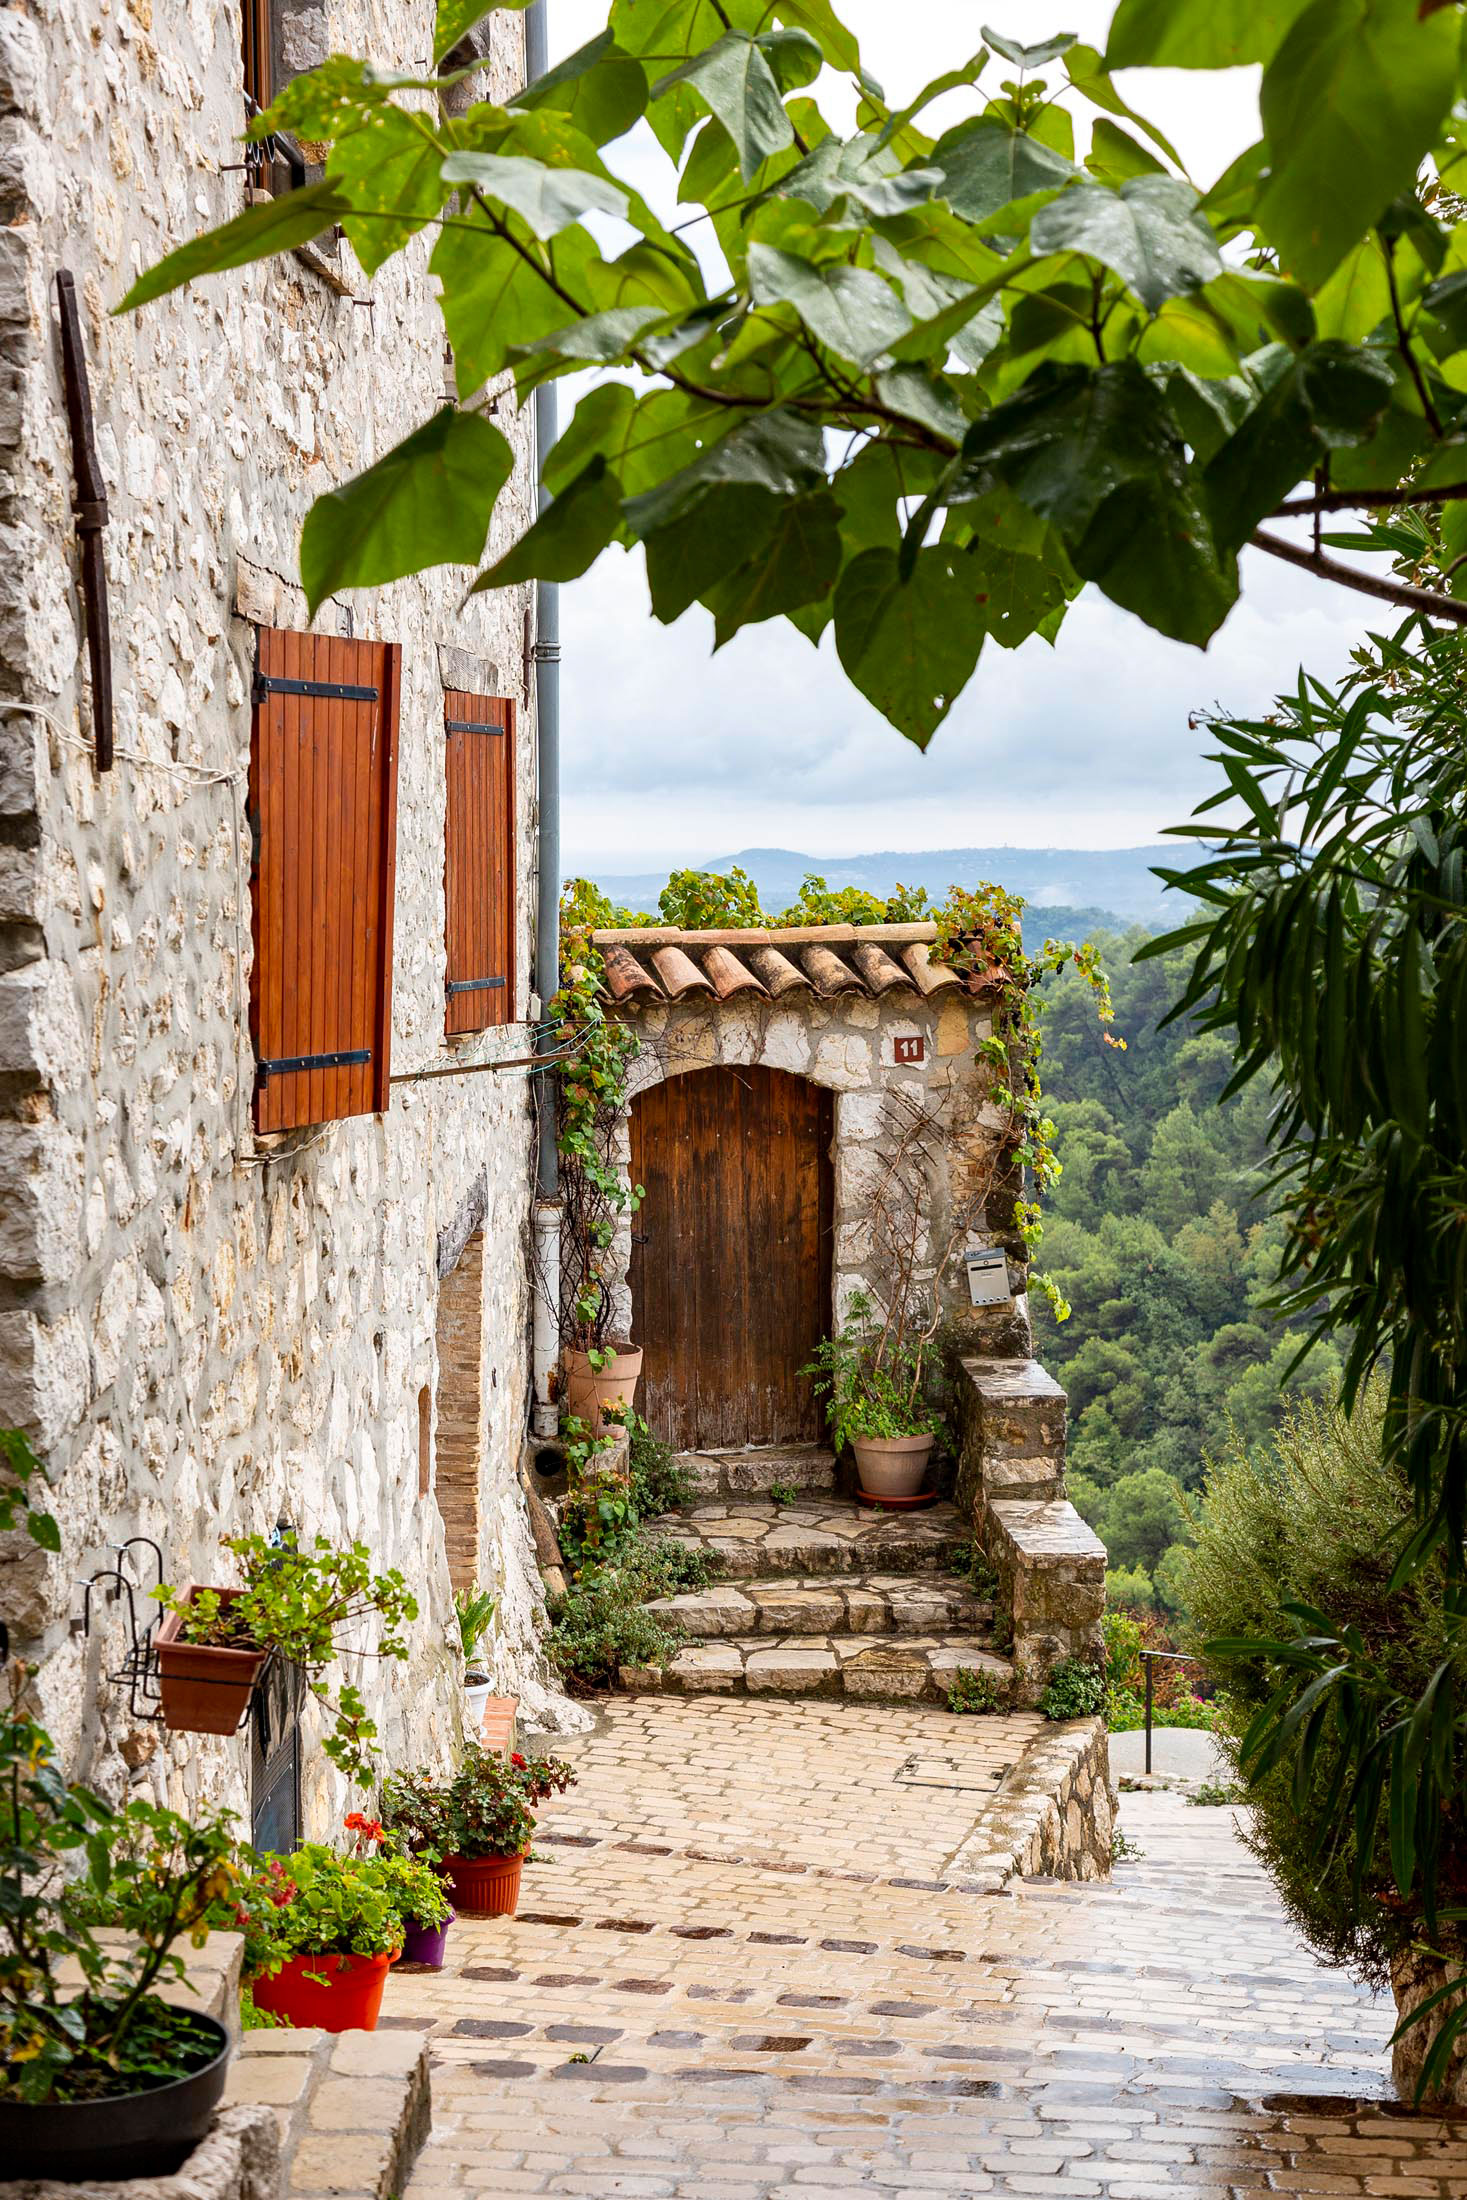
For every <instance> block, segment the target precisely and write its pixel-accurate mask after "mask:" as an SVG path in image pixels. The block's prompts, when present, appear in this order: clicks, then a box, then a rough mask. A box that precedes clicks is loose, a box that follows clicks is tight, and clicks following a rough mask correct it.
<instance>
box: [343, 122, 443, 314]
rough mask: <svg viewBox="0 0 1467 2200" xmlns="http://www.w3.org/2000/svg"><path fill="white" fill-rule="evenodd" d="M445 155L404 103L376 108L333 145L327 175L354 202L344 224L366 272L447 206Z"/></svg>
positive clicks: (375, 268) (398, 247)
mask: <svg viewBox="0 0 1467 2200" xmlns="http://www.w3.org/2000/svg"><path fill="white" fill-rule="evenodd" d="M442 158H443V155H442V152H441V150H440V148H439V147H438V146H436V145H435V144H434V143H433V141H432V139H431V138H430V137H425V136H424V134H423V131H422V129H421V128H420V127H419V125H418V123H417V122H416V121H415V120H414V118H413V117H412V116H411V115H408V114H405V113H404V112H403V110H402V108H401V107H377V108H374V109H373V110H372V111H371V112H370V113H369V114H368V115H367V116H366V117H365V119H363V120H362V121H361V122H360V123H359V125H358V127H357V128H355V129H352V130H349V131H348V132H347V133H346V135H345V136H344V137H340V138H338V139H337V141H336V143H335V144H334V145H333V146H332V148H331V152H330V154H329V156H328V158H327V161H326V180H327V182H328V183H334V184H336V185H337V186H338V187H339V188H340V189H341V190H342V191H343V192H344V193H345V194H346V195H347V196H348V197H349V198H350V200H351V202H352V207H353V209H354V211H353V214H352V216H351V217H350V219H348V220H346V221H344V222H343V223H342V227H343V228H344V229H345V231H346V235H347V241H348V242H349V243H350V245H351V248H352V250H353V252H355V254H356V256H357V258H358V259H359V260H360V261H361V263H362V266H363V268H364V269H365V270H366V272H367V274H369V275H374V274H375V273H376V271H377V269H378V268H379V267H381V266H382V264H383V262H384V261H386V260H389V259H390V258H391V257H392V255H393V253H394V252H397V251H400V250H401V248H402V247H403V245H405V244H406V243H407V241H408V239H409V237H411V236H413V235H415V234H416V232H417V231H418V230H420V229H422V228H423V227H424V226H425V225H426V224H427V223H428V222H430V221H433V220H435V219H436V217H437V216H438V214H439V213H440V212H441V211H442V208H443V203H444V200H445V199H446V198H447V197H448V185H447V184H446V183H445V182H444V181H443V179H442V177H441V176H440V174H439V165H440V163H441V161H442Z"/></svg>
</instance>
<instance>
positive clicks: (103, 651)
mask: <svg viewBox="0 0 1467 2200" xmlns="http://www.w3.org/2000/svg"><path fill="white" fill-rule="evenodd" d="M56 304H57V307H58V308H59V310H60V314H61V376H62V382H63V384H64V387H65V390H66V417H67V421H68V423H69V425H70V428H71V465H72V472H73V473H74V475H75V477H76V491H75V494H74V496H73V498H72V511H73V513H74V514H75V517H76V539H77V548H78V550H79V552H80V559H81V592H82V603H83V605H84V607H85V610H86V621H87V655H88V658H89V660H90V663H91V668H92V744H93V748H94V751H95V754H96V760H97V769H98V771H99V772H110V771H111V769H112V633H111V623H110V621H109V619H108V615H107V568H106V563H105V560H104V557H103V550H102V533H103V530H104V528H105V527H106V525H107V485H106V483H105V482H104V480H103V479H102V468H101V464H100V462H99V461H98V458H97V438H96V433H95V430H94V429H93V425H92V393H91V388H90V385H89V384H88V381H87V355H86V353H85V351H84V350H83V349H82V333H81V317H80V315H79V314H78V312H77V308H76V283H75V280H74V278H73V276H72V273H71V270H70V269H69V268H65V267H63V268H60V269H58V271H57V275H56Z"/></svg>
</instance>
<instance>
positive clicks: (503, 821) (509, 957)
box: [443, 688, 515, 1034]
mask: <svg viewBox="0 0 1467 2200" xmlns="http://www.w3.org/2000/svg"><path fill="white" fill-rule="evenodd" d="M443 732H444V739H445V743H446V746H447V752H448V761H447V773H446V776H447V782H448V807H447V820H446V829H445V834H444V848H443V892H444V902H445V906H446V911H447V948H448V964H447V1000H446V1003H445V1006H444V1014H443V1028H444V1030H445V1032H447V1033H450V1034H451V1033H454V1032H459V1031H487V1030H488V1029H489V1028H490V1027H491V1026H492V1025H494V1024H512V1023H513V1022H514V1020H515V998H514V994H515V968H514V932H515V924H514V914H515V891H514V888H515V881H514V868H515V867H514V704H513V703H511V702H509V701H507V700H506V699H505V698H504V697H503V696H498V695H466V694H464V693H463V691H462V690H461V689H457V688H450V689H449V690H448V692H447V693H446V694H445V695H444V698H443Z"/></svg>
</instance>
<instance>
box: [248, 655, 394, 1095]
mask: <svg viewBox="0 0 1467 2200" xmlns="http://www.w3.org/2000/svg"><path fill="white" fill-rule="evenodd" d="M399 685H400V651H399V649H398V647H397V645H396V643H393V642H355V641H344V640H339V639H337V638H336V637H335V636H333V635H324V634H288V633H282V632H281V631H279V630H278V629H276V628H274V627H262V628H261V629H260V634H259V652H258V658H257V669H256V673H255V717H254V738H253V741H252V744H251V754H250V831H251V835H252V839H253V846H254V860H253V865H252V869H251V901H252V928H253V934H254V943H255V961H254V970H253V973H252V976H251V984H250V1025H251V1036H252V1038H253V1040H254V1046H255V1057H256V1084H255V1124H256V1128H257V1129H259V1130H262V1131H280V1130H291V1129H294V1128H296V1127H298V1126H299V1125H301V1124H305V1123H328V1122H334V1121H336V1120H337V1119H338V1118H339V1117H342V1116H347V1115H373V1114H381V1113H382V1112H383V1111H384V1110H385V1108H386V1106H387V1101H388V1084H389V1079H390V1075H391V1065H390V1058H389V1057H390V1049H391V1040H392V920H393V884H394V875H395V870H396V862H397V718H398V691H399Z"/></svg>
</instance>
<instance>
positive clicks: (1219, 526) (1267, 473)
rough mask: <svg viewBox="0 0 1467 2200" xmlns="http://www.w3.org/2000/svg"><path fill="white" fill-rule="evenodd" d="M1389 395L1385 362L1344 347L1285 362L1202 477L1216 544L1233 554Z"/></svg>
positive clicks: (1366, 425) (1364, 432) (1345, 445)
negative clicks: (1279, 372)
mask: <svg viewBox="0 0 1467 2200" xmlns="http://www.w3.org/2000/svg"><path fill="white" fill-rule="evenodd" d="M1285 356H1286V357H1287V354H1286V355H1285ZM1394 389H1395V376H1394V374H1393V373H1392V371H1391V367H1390V365H1389V363H1388V361H1386V360H1384V359H1381V358H1379V357H1377V356H1376V355H1375V354H1374V353H1373V352H1367V351H1359V350H1356V349H1355V348H1354V347H1353V346H1352V345H1349V344H1342V343H1338V342H1336V341H1334V340H1330V341H1329V342H1326V343H1322V344H1311V345H1310V347H1309V349H1308V350H1307V351H1305V352H1303V353H1302V354H1301V355H1300V356H1299V357H1298V358H1297V359H1293V360H1290V361H1289V364H1288V367H1287V369H1286V371H1285V372H1284V373H1283V374H1282V375H1280V376H1279V377H1278V379H1277V380H1276V381H1274V382H1273V383H1272V385H1271V387H1270V388H1269V389H1268V390H1266V391H1265V393H1264V395H1263V396H1262V397H1261V398H1260V399H1259V401H1258V402H1257V404H1256V405H1254V406H1253V408H1252V410H1251V411H1250V412H1249V413H1248V414H1247V415H1246V416H1245V417H1244V419H1243V420H1242V421H1241V422H1240V423H1239V425H1238V427H1237V428H1236V429H1235V430H1234V432H1233V434H1232V435H1231V436H1229V438H1228V439H1227V441H1226V442H1225V443H1223V444H1222V445H1221V447H1220V448H1219V449H1218V450H1217V451H1216V452H1215V453H1214V455H1213V457H1212V458H1211V459H1210V461H1209V462H1208V466H1207V470H1206V472H1205V473H1204V474H1203V477H1202V486H1203V490H1204V493H1205V495H1206V497H1207V500H1208V508H1209V510H1210V511H1211V513H1212V522H1213V527H1214V529H1215V530H1216V533H1217V538H1218V540H1219V542H1220V543H1222V544H1224V545H1225V546H1226V547H1228V548H1230V549H1234V550H1237V549H1241V547H1242V545H1243V544H1244V543H1245V542H1246V541H1247V540H1248V537H1249V536H1250V535H1251V534H1252V532H1253V530H1254V528H1255V527H1256V526H1257V524H1258V522H1259V520H1261V519H1263V518H1265V517H1266V515H1267V514H1268V513H1270V512H1271V511H1272V510H1273V508H1274V506H1275V505H1276V504H1278V503H1279V501H1280V500H1281V499H1282V498H1283V497H1285V496H1286V495H1287V494H1288V492H1289V490H1290V489H1292V488H1293V487H1294V485H1295V483H1296V482H1298V481H1301V480H1303V479H1304V477H1305V476H1306V475H1308V474H1310V473H1312V471H1313V469H1314V468H1315V467H1316V466H1317V465H1318V464H1319V462H1320V460H1321V459H1322V458H1324V457H1325V456H1326V455H1327V453H1329V452H1331V451H1339V450H1347V449H1349V448H1350V447H1351V446H1352V445H1355V444H1359V443H1364V442H1365V441H1366V440H1367V439H1368V438H1369V436H1370V435H1371V433H1372V432H1373V430H1374V429H1375V427H1376V425H1377V423H1378V422H1379V420H1380V418H1381V416H1382V414H1383V413H1384V412H1385V410H1386V408H1387V406H1388V405H1389V404H1390V402H1391V397H1392V394H1393V392H1394Z"/></svg>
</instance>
